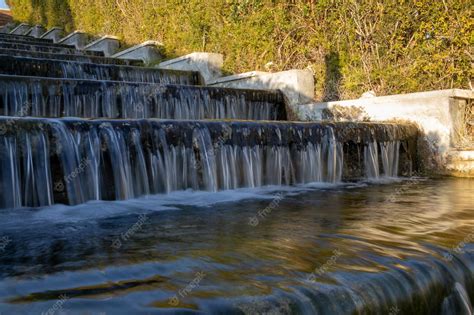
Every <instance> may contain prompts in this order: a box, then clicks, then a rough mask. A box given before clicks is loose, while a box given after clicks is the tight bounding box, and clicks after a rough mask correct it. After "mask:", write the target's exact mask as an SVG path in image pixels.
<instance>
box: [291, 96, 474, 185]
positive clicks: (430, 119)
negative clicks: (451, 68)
mask: <svg viewBox="0 0 474 315" xmlns="http://www.w3.org/2000/svg"><path fill="white" fill-rule="evenodd" d="M473 100H474V92H473V91H469V90H459V89H453V90H441V91H431V92H420V93H410V94H401V95H390V96H381V97H368V98H360V99H355V100H346V101H335V102H322V103H312V104H305V105H299V106H296V107H295V108H294V109H295V114H296V116H297V117H298V118H299V119H301V120H303V121H314V120H333V121H334V120H335V121H410V122H413V123H416V124H417V125H418V126H419V127H420V128H421V131H422V134H423V135H424V136H423V139H424V140H425V141H424V145H422V146H421V147H420V150H422V151H424V153H423V156H424V157H425V160H424V163H423V164H424V167H425V169H426V171H427V172H431V173H437V174H448V175H455V176H468V177H472V176H474V159H472V154H470V153H469V152H472V151H473V150H474V127H473V126H474V105H473V104H474V103H473Z"/></svg>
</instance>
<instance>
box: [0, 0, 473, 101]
mask: <svg viewBox="0 0 474 315" xmlns="http://www.w3.org/2000/svg"><path fill="white" fill-rule="evenodd" d="M9 4H10V7H11V9H12V12H13V16H14V18H15V19H16V20H18V21H22V22H29V23H40V24H43V25H45V26H47V27H52V26H62V27H64V28H65V29H66V30H68V31H71V30H73V29H81V30H84V31H86V32H89V33H92V34H97V35H99V34H113V35H117V36H119V37H121V38H122V39H123V40H124V41H125V42H126V43H127V44H129V45H132V44H134V43H138V42H141V41H144V40H148V39H154V40H159V41H162V42H163V43H164V44H165V46H166V49H167V53H168V55H169V56H170V57H174V56H178V55H183V54H186V53H189V52H192V51H208V52H219V53H223V54H224V56H225V70H226V71H228V72H233V73H236V72H244V71H251V70H267V71H268V70H269V71H279V70H286V69H290V68H309V69H311V70H312V71H313V72H314V75H315V79H316V98H317V99H320V100H334V99H339V98H353V97H358V96H360V94H361V93H363V92H365V91H368V90H374V91H375V92H376V93H377V94H378V95H383V94H393V93H403V92H413V91H421V90H433V89H444V88H469V87H470V80H471V78H472V76H473V70H472V63H473V55H474V52H473V48H472V47H473V44H474V33H473V29H474V22H473V20H474V19H473V18H472V10H471V7H470V1H469V0H439V1H433V0H388V1H375V0H363V1H356V0H306V1H303V0H290V1H288V0H286V1H283V0H10V1H9Z"/></svg>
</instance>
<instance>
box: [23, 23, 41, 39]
mask: <svg viewBox="0 0 474 315" xmlns="http://www.w3.org/2000/svg"><path fill="white" fill-rule="evenodd" d="M44 33H46V29H45V28H44V27H43V26H41V25H35V26H33V27H32V28H31V29H30V30H29V31H28V33H26V34H25V35H28V36H31V37H34V38H40V37H41V35H43V34H44Z"/></svg>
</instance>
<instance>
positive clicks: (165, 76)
mask: <svg viewBox="0 0 474 315" xmlns="http://www.w3.org/2000/svg"><path fill="white" fill-rule="evenodd" d="M0 73H1V74H7V75H21V76H38V77H51V78H71V79H85V80H112V81H127V82H145V83H161V84H182V85H200V84H201V81H200V76H199V73H198V72H190V71H174V70H161V69H155V68H145V67H133V66H120V65H103V64H102V65H101V64H94V63H84V62H74V61H64V60H51V59H38V58H24V57H12V56H7V55H0Z"/></svg>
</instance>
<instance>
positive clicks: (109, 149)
mask: <svg viewBox="0 0 474 315" xmlns="http://www.w3.org/2000/svg"><path fill="white" fill-rule="evenodd" d="M26 48H28V49H26ZM0 49H1V51H2V54H1V55H0V60H1V62H0V87H1V89H0V114H1V115H3V116H4V117H2V118H1V119H0V138H1V141H0V147H1V149H2V152H5V153H4V154H3V155H2V156H1V159H0V178H1V184H0V185H1V187H2V191H3V192H5V193H3V194H2V198H1V200H0V207H1V208H17V207H38V206H49V205H53V204H57V203H63V204H68V205H75V204H80V203H84V202H87V201H91V200H123V199H130V198H137V197H141V196H147V195H153V194H160V193H169V192H172V191H177V190H186V189H193V190H204V191H211V192H212V191H219V190H228V189H236V188H242V187H250V188H251V187H261V186H266V185H295V184H305V183H310V182H330V183H334V182H340V181H344V180H355V179H361V178H378V177H380V176H388V177H396V176H398V175H407V174H411V172H413V171H414V170H415V169H416V163H417V162H416V155H417V154H416V141H417V129H416V128H415V127H414V126H410V125H395V124H375V123H360V124H352V123H337V124H330V123H321V122H320V123H318V122H314V123H297V122H286V121H285V120H286V119H287V113H286V110H287V106H286V105H285V102H286V101H285V96H284V95H283V94H282V93H281V92H279V91H264V90H245V89H231V88H219V87H205V86H201V82H202V80H201V78H200V75H199V73H197V72H190V71H176V70H161V69H160V70H159V69H153V68H145V67H139V66H129V65H127V63H128V62H127V61H124V60H118V59H113V58H107V57H104V56H103V54H102V53H101V52H86V51H79V50H76V49H75V48H74V47H71V46H67V45H60V44H54V43H52V42H51V41H48V40H43V39H33V38H29V37H27V36H21V35H9V34H1V35H0ZM18 52H21V53H18ZM51 55H53V56H55V57H54V58H49V57H50V56H51ZM111 119H114V120H111ZM159 119H166V120H159ZM170 119H171V120H170ZM210 119H216V121H212V120H210ZM219 120H220V121H219ZM232 120H233V121H232Z"/></svg>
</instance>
